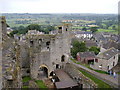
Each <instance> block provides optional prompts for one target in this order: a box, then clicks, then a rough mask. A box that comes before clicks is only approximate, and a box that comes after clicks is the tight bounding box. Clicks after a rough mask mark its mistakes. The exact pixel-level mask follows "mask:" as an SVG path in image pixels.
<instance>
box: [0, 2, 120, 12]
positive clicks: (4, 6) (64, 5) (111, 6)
mask: <svg viewBox="0 0 120 90" xmlns="http://www.w3.org/2000/svg"><path fill="white" fill-rule="evenodd" d="M119 1H120V0H0V11H1V12H2V13H102V14H108V13H113V14H117V13H118V2H119Z"/></svg>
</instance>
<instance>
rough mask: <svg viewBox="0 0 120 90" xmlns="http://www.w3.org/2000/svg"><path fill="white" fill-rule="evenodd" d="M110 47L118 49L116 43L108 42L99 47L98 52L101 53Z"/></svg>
mask: <svg viewBox="0 0 120 90" xmlns="http://www.w3.org/2000/svg"><path fill="white" fill-rule="evenodd" d="M112 47H114V48H115V49H119V47H118V43H117V42H115V41H112V40H109V41H108V42H107V43H103V46H101V47H100V52H101V53H102V52H104V51H106V50H107V49H110V48H112Z"/></svg>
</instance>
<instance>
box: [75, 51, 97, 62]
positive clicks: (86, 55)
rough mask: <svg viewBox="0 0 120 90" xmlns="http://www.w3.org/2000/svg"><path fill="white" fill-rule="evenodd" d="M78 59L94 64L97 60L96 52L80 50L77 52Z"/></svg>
mask: <svg viewBox="0 0 120 90" xmlns="http://www.w3.org/2000/svg"><path fill="white" fill-rule="evenodd" d="M77 60H78V61H80V62H82V63H87V64H92V63H94V62H95V60H96V59H95V54H94V52H89V51H87V52H78V53H77Z"/></svg>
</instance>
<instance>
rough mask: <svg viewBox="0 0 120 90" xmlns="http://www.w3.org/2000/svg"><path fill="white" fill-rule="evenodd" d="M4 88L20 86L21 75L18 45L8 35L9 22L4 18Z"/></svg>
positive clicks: (2, 22)
mask: <svg viewBox="0 0 120 90" xmlns="http://www.w3.org/2000/svg"><path fill="white" fill-rule="evenodd" d="M1 24H2V85H3V87H2V88H20V87H21V76H20V66H19V60H18V59H19V58H18V57H19V53H18V47H17V44H16V42H15V40H14V39H12V38H11V37H9V36H7V34H6V29H7V24H6V20H5V17H4V18H2V21H1Z"/></svg>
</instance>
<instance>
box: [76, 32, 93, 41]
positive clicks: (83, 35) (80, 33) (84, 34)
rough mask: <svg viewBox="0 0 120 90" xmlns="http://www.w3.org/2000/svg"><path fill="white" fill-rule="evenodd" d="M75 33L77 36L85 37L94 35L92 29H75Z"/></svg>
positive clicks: (88, 37)
mask: <svg viewBox="0 0 120 90" xmlns="http://www.w3.org/2000/svg"><path fill="white" fill-rule="evenodd" d="M74 33H75V36H76V37H77V38H83V39H90V38H92V36H93V34H92V32H91V31H75V32H74Z"/></svg>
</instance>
